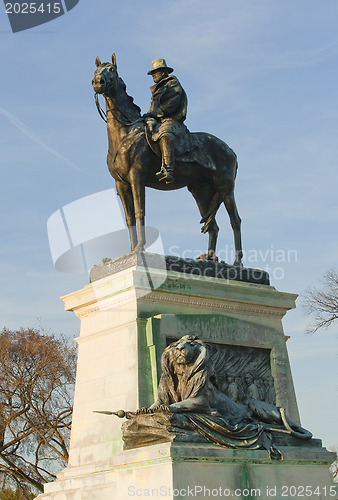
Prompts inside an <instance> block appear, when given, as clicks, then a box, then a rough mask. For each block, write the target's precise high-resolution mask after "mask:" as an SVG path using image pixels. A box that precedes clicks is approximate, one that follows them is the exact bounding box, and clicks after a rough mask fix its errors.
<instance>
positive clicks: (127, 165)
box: [92, 54, 243, 266]
mask: <svg viewBox="0 0 338 500" xmlns="http://www.w3.org/2000/svg"><path fill="white" fill-rule="evenodd" d="M156 61H160V62H157V63H156ZM95 64H96V66H97V69H96V71H95V75H94V79H93V81H92V84H93V88H94V91H95V97H96V103H97V106H98V109H99V111H100V114H101V116H103V114H104V115H105V117H106V121H107V129H108V157H107V164H108V168H109V171H110V173H111V175H112V176H113V177H114V179H115V182H116V189H117V192H118V194H119V196H120V198H121V201H122V204H123V208H124V211H125V216H126V222H127V226H128V230H129V235H130V242H131V251H132V252H142V251H144V246H145V227H144V220H145V187H146V186H147V187H151V188H154V189H160V190H163V191H168V190H170V191H171V190H174V189H180V188H183V187H185V186H186V187H187V188H188V190H189V191H190V192H191V194H192V195H193V197H194V198H195V200H196V203H197V205H198V208H199V211H200V213H201V217H202V220H201V223H203V224H204V225H203V227H202V233H206V232H208V233H209V246H208V253H207V254H206V256H205V258H207V259H215V258H216V256H215V250H216V242H217V235H218V231H219V228H218V226H217V223H216V220H215V216H216V213H217V210H218V208H219V207H220V205H221V203H222V202H223V203H224V205H225V207H226V209H227V212H228V214H229V218H230V223H231V226H232V229H233V232H234V241H235V262H234V265H235V266H240V265H241V260H242V256H243V252H242V242H241V219H240V217H239V215H238V211H237V207H236V202H235V198H234V184H235V178H236V173H237V167H238V165H237V158H236V154H235V153H234V152H233V151H232V149H231V148H230V147H229V146H228V145H227V144H225V142H223V141H221V140H220V139H218V138H217V137H214V136H213V135H211V134H208V133H204V132H194V133H190V132H189V131H188V129H187V128H186V127H185V125H184V124H183V121H184V118H185V116H184V109H182V110H181V111H182V113H181V116H180V117H179V119H177V117H174V120H176V122H177V123H168V121H167V126H163V122H165V119H166V118H167V114H166V113H167V111H166V110H165V109H162V113H163V116H159V107H158V106H157V108H156V106H155V107H154V105H152V107H151V108H150V110H149V113H147V114H146V115H144V116H141V110H140V108H139V107H138V106H137V105H136V104H135V103H134V102H133V98H132V97H130V96H129V95H128V94H127V92H126V85H125V83H124V82H123V80H122V79H121V77H119V75H118V72H117V65H116V56H115V54H113V56H112V63H108V62H105V63H101V61H100V59H99V58H98V57H97V58H96V60H95ZM156 65H157V66H156ZM159 66H161V67H159ZM156 69H160V70H164V71H165V75H164V77H162V78H165V79H168V75H169V73H170V72H171V70H172V68H170V67H167V66H166V64H165V61H164V60H163V59H158V60H155V61H153V67H152V70H151V71H150V74H153V73H154V72H153V70H156ZM169 78H175V77H169ZM172 82H173V83H174V84H175V81H174V80H172ZM158 83H159V82H158ZM156 85H157V84H156V82H155V86H156ZM173 86H175V85H173ZM177 88H178V87H177ZM154 90H156V89H153V104H155V99H154V94H155V93H154ZM97 94H102V95H103V96H104V97H105V101H106V113H103V114H102V111H101V110H100V108H99V104H98V97H97ZM182 95H183V94H182ZM183 97H184V96H183ZM183 101H184V99H183ZM160 108H161V106H160ZM183 108H184V106H183ZM160 111H161V110H160ZM149 119H153V122H152V124H149V123H148V125H147V123H146V122H149ZM161 127H162V128H161ZM165 135H167V136H168V135H169V136H170V139H172V140H173V142H174V147H173V145H172V143H170V144H169V148H168V146H167V147H166V145H167V144H168V143H167V142H166V144H163V143H162V137H163V136H165ZM168 151H169V155H168ZM166 152H167V157H166V154H165V153H166ZM168 162H169V165H168ZM173 162H174V163H175V168H174V165H173ZM170 163H171V164H170ZM168 167H169V168H168Z"/></svg>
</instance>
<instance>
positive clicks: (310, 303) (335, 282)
mask: <svg viewBox="0 0 338 500" xmlns="http://www.w3.org/2000/svg"><path fill="white" fill-rule="evenodd" d="M302 306H303V308H304V309H305V310H306V311H307V313H308V314H309V315H310V316H311V317H312V323H311V324H310V325H309V326H308V328H307V332H309V333H311V332H312V333H313V332H316V331H317V330H319V329H320V328H328V327H329V326H330V325H332V324H333V323H334V322H335V321H336V319H338V272H337V271H336V270H335V269H330V270H329V271H327V273H325V274H324V276H323V279H322V288H321V289H318V288H310V289H309V290H307V291H306V293H305V294H304V298H303V302H302Z"/></svg>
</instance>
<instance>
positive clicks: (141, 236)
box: [131, 172, 146, 252]
mask: <svg viewBox="0 0 338 500" xmlns="http://www.w3.org/2000/svg"><path fill="white" fill-rule="evenodd" d="M131 189H132V192H133V198H134V207H135V217H136V224H137V233H138V239H137V245H136V247H135V248H134V252H144V245H145V244H146V233H145V227H144V220H145V202H146V194H145V185H144V180H143V177H142V176H141V175H140V174H139V173H138V172H135V173H133V174H132V175H131Z"/></svg>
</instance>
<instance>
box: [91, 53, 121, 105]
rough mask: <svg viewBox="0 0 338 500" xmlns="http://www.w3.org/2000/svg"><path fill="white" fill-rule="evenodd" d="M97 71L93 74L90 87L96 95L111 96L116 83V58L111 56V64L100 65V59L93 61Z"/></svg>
mask: <svg viewBox="0 0 338 500" xmlns="http://www.w3.org/2000/svg"><path fill="white" fill-rule="evenodd" d="M95 64H96V66H97V69H96V71H95V73H94V78H93V80H92V85H93V88H94V90H95V92H96V93H97V94H104V95H106V96H108V95H113V94H114V93H115V92H114V91H115V89H116V87H117V83H118V78H119V76H118V74H117V66H116V56H115V54H113V55H112V63H107V62H106V63H101V61H100V58H99V57H97V58H96V59H95Z"/></svg>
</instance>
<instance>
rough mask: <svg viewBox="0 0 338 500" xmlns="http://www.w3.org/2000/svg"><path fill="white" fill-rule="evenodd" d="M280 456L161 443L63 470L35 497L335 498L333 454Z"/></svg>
mask: <svg viewBox="0 0 338 500" xmlns="http://www.w3.org/2000/svg"><path fill="white" fill-rule="evenodd" d="M283 454H284V460H283V461H278V462H276V461H271V460H269V458H268V454H267V452H266V451H260V450H258V451H257V450H255V451H251V450H231V449H224V448H219V447H216V446H211V445H207V444H206V445H190V444H182V443H180V444H176V443H165V444H161V445H155V446H149V447H145V448H140V449H137V450H128V451H123V452H121V453H120V454H118V455H116V456H115V457H114V459H113V460H110V463H107V464H105V466H104V467H101V468H96V467H94V466H88V467H82V468H77V469H76V470H72V469H71V468H68V469H66V470H65V471H64V472H63V473H61V474H59V476H58V477H59V478H58V481H56V482H55V483H50V484H48V485H46V487H45V494H44V495H43V496H41V497H38V498H39V499H40V498H44V500H113V499H116V500H129V499H132V498H138V499H149V498H164V499H166V500H174V499H175V500H177V499H180V500H182V499H186V498H194V499H196V500H202V499H206V498H215V497H216V498H227V497H228V498H239V499H242V500H244V499H247V498H250V499H256V498H260V499H270V498H276V499H279V500H282V499H284V498H302V497H307V498H311V499H315V498H316V499H318V500H327V499H329V498H331V499H337V498H338V496H337V494H336V492H335V491H336V490H335V488H334V486H333V485H332V483H331V479H330V474H329V470H328V466H329V463H331V462H332V461H333V460H334V456H335V454H334V453H330V452H327V451H326V450H324V449H322V448H319V450H316V451H313V450H308V451H307V450H304V449H298V448H293V447H288V448H285V449H283Z"/></svg>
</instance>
